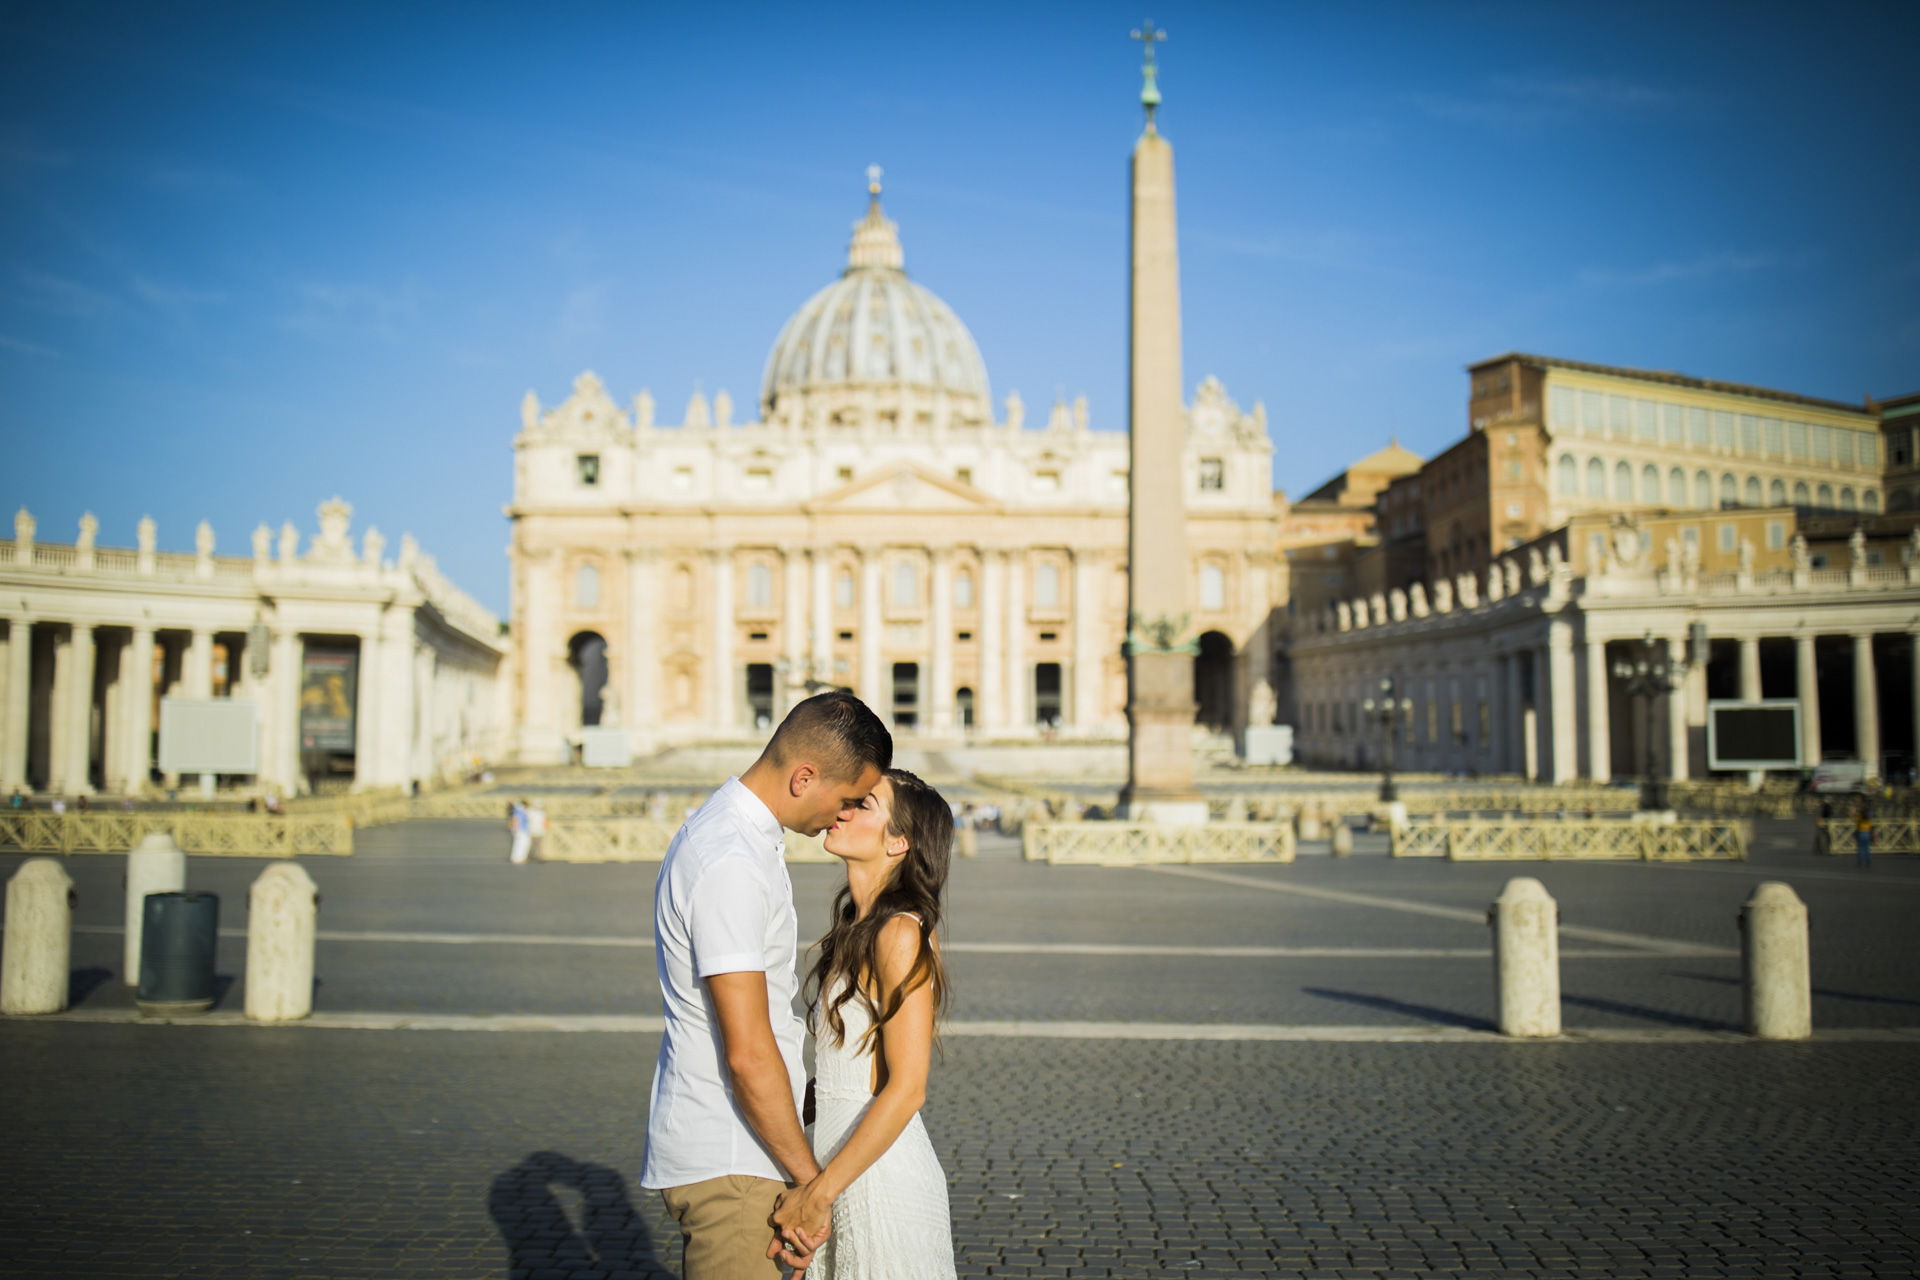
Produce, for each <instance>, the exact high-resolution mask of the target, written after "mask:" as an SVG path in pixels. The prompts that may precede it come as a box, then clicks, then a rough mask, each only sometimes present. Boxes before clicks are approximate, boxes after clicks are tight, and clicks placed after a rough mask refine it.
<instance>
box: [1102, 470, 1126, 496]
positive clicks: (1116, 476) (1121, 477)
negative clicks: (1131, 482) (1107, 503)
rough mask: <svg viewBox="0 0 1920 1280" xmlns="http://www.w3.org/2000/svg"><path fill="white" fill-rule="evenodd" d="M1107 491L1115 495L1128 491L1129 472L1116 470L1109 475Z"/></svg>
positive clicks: (1121, 494)
mask: <svg viewBox="0 0 1920 1280" xmlns="http://www.w3.org/2000/svg"><path fill="white" fill-rule="evenodd" d="M1107 492H1108V493H1110V494H1113V495H1114V496H1115V497H1120V496H1123V495H1124V494H1125V493H1126V492H1127V473H1126V472H1125V471H1115V472H1114V473H1113V474H1112V475H1110V476H1108V477H1107Z"/></svg>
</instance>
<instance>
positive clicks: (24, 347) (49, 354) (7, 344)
mask: <svg viewBox="0 0 1920 1280" xmlns="http://www.w3.org/2000/svg"><path fill="white" fill-rule="evenodd" d="M0 351H17V352H19V353H20V354H21V355H23V356H41V357H44V358H50V359H55V360H57V359H59V358H60V353H59V352H58V351H55V350H54V349H53V348H52V347H49V346H46V345H45V344H44V343H39V342H28V341H27V340H26V339H25V338H15V337H11V336H9V335H7V334H4V333H0Z"/></svg>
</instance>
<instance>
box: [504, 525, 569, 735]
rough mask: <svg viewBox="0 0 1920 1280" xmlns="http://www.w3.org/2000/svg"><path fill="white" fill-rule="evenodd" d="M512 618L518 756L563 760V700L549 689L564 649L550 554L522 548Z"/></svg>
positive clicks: (553, 563)
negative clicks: (515, 644)
mask: <svg viewBox="0 0 1920 1280" xmlns="http://www.w3.org/2000/svg"><path fill="white" fill-rule="evenodd" d="M516 568H517V571H518V573H519V574H520V588H521V589H520V593H519V598H520V601H521V602H522V603H521V605H520V609H519V617H518V619H517V629H518V631H519V633H520V640H519V646H520V654H521V658H522V662H523V665H522V667H521V669H520V672H519V675H518V677H517V678H518V682H519V685H520V693H519V699H518V706H517V707H515V708H514V710H515V712H516V719H517V721H518V724H519V730H520V755H521V758H522V759H524V760H539V761H545V760H559V759H564V758H565V753H564V750H563V749H562V743H561V738H562V735H563V733H564V732H565V725H564V717H563V715H562V709H563V699H562V698H561V696H560V695H559V691H558V690H557V688H556V687H555V686H556V685H558V684H559V683H560V680H559V676H560V671H561V666H562V664H563V663H564V662H565V653H564V650H563V649H562V648H560V647H558V646H556V645H555V643H554V642H555V641H556V640H558V639H562V638H563V637H562V636H561V634H560V629H561V622H560V610H559V609H558V607H557V601H556V599H555V587H556V585H557V583H556V582H555V576H556V575H557V573H558V569H557V568H556V565H555V560H554V557H553V555H552V553H551V552H546V551H522V552H521V553H520V556H519V564H518V565H517V566H516Z"/></svg>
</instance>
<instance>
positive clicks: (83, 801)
mask: <svg viewBox="0 0 1920 1280" xmlns="http://www.w3.org/2000/svg"><path fill="white" fill-rule="evenodd" d="M73 805H74V808H76V809H78V810H79V811H80V812H81V813H85V812H86V811H87V810H89V809H91V808H93V802H92V801H90V800H88V799H87V798H86V797H85V796H81V797H80V798H79V799H78V800H75V801H74V802H73Z"/></svg>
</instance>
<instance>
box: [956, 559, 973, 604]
mask: <svg viewBox="0 0 1920 1280" xmlns="http://www.w3.org/2000/svg"><path fill="white" fill-rule="evenodd" d="M953 606H954V608H956V609H971V608H973V574H971V573H969V572H968V571H967V570H965V569H962V570H961V571H960V572H959V573H957V574H955V575H954V578H953Z"/></svg>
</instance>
